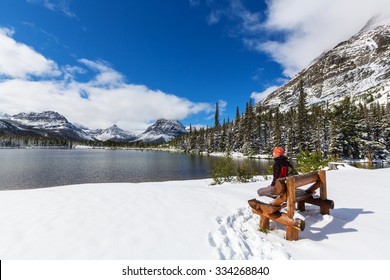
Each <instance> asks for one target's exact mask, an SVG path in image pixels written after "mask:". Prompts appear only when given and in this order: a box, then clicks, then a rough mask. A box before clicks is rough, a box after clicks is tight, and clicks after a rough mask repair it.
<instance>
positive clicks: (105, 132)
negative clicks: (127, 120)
mask: <svg viewBox="0 0 390 280" xmlns="http://www.w3.org/2000/svg"><path fill="white" fill-rule="evenodd" d="M90 135H91V136H93V137H94V138H95V139H96V140H99V141H108V140H110V141H115V142H129V141H132V140H134V139H135V138H136V137H137V135H136V134H135V133H132V132H129V131H125V130H123V129H121V128H119V127H118V126H117V125H115V124H114V125H113V126H111V127H109V128H107V129H97V130H95V131H92V132H91V134H90Z"/></svg>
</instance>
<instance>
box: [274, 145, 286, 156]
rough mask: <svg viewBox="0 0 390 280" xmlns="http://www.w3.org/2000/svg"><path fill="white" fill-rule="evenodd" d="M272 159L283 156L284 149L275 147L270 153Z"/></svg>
mask: <svg viewBox="0 0 390 280" xmlns="http://www.w3.org/2000/svg"><path fill="white" fill-rule="evenodd" d="M272 155H273V156H274V158H276V157H280V156H284V149H283V148H282V147H276V148H275V149H274V151H273V153H272Z"/></svg>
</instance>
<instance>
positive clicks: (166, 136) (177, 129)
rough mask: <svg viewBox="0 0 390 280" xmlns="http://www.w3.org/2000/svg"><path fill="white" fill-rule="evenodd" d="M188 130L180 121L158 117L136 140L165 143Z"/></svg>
mask: <svg viewBox="0 0 390 280" xmlns="http://www.w3.org/2000/svg"><path fill="white" fill-rule="evenodd" d="M186 132H187V131H186V128H185V127H184V125H183V124H181V123H180V122H179V121H174V120H166V119H158V120H157V121H156V123H154V124H153V125H151V126H149V127H148V128H147V129H146V130H145V132H143V133H142V134H141V135H139V136H138V137H137V138H136V139H135V140H134V141H142V142H146V143H163V142H168V141H170V140H172V139H173V138H175V137H177V136H180V135H182V134H184V133H186Z"/></svg>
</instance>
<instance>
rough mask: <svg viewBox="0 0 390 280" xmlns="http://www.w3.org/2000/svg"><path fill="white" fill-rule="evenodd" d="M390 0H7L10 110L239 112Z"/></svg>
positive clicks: (189, 118) (0, 45)
mask: <svg viewBox="0 0 390 280" xmlns="http://www.w3.org/2000/svg"><path fill="white" fill-rule="evenodd" d="M388 6H389V5H387V3H386V1H385V0H370V1H359V2H358V3H356V1H353V0H338V1H336V0H318V1H311V0H267V1H262V0H166V1H163V0H142V1H141V0H112V1H107V0H83V1H76V0H73V1H72V0H1V1H0V112H2V113H8V114H16V113H19V112H30V111H35V112H39V111H43V110H55V111H58V112H59V113H61V114H63V115H65V116H66V117H67V118H68V119H69V121H72V122H75V123H80V124H83V125H85V126H88V127H90V128H106V127H108V126H110V125H112V124H117V125H119V126H120V127H122V128H124V129H128V130H143V129H145V128H146V127H147V126H148V125H149V124H151V123H153V122H154V121H155V120H156V119H157V118H170V119H178V120H180V121H181V122H182V123H183V124H185V125H189V124H192V125H213V121H214V119H213V115H214V108H215V103H216V102H219V107H220V109H221V114H220V115H221V121H222V119H223V118H226V119H227V118H228V117H229V118H230V119H232V118H234V116H235V111H236V106H239V107H240V110H241V111H242V110H244V108H245V103H246V102H248V101H249V99H250V98H253V99H254V100H255V101H259V100H261V98H263V97H264V96H265V95H266V94H268V93H270V92H271V91H272V90H273V89H275V88H276V87H278V86H281V85H282V84H283V83H284V82H285V81H287V80H288V79H289V78H291V77H292V76H294V75H295V74H296V73H297V72H298V71H300V70H302V69H303V68H304V67H305V66H307V65H308V64H309V63H310V61H311V60H313V59H314V58H315V57H316V56H318V55H320V54H321V53H322V52H323V51H325V50H327V49H329V48H331V47H333V46H334V45H336V44H337V43H338V42H340V41H342V40H345V39H348V38H349V37H350V36H351V35H353V34H354V33H356V32H357V31H359V30H360V29H361V28H362V27H363V26H364V25H365V23H366V22H367V21H368V20H369V19H370V18H371V17H373V16H376V18H377V19H378V20H380V21H382V20H383V19H386V18H387V16H388V15H389V14H390V13H389V8H387V7H388Z"/></svg>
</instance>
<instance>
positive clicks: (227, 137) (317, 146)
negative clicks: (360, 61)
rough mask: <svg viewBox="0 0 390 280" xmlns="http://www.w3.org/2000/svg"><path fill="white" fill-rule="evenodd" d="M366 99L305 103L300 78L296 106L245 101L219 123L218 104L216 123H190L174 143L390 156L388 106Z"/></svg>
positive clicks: (190, 147)
mask: <svg viewBox="0 0 390 280" xmlns="http://www.w3.org/2000/svg"><path fill="white" fill-rule="evenodd" d="M365 103H366V102H355V101H354V100H352V99H351V98H350V97H346V98H345V99H344V100H342V101H341V102H339V103H337V104H334V105H332V106H329V105H328V104H322V105H313V106H307V104H306V94H305V92H304V90H303V86H302V83H301V85H300V90H299V100H298V102H297V105H296V107H291V108H290V109H289V110H288V111H285V112H281V111H280V110H279V107H275V108H271V109H269V108H262V107H261V106H254V105H253V104H252V102H248V103H247V104H246V109H245V112H244V113H243V114H240V112H239V109H238V108H237V111H236V117H235V119H234V120H229V119H228V120H224V121H223V123H222V124H220V121H219V111H218V104H217V105H216V113H215V125H214V127H210V128H200V129H195V128H193V127H191V128H190V131H189V133H187V134H185V135H183V136H181V137H179V138H176V139H175V140H174V141H173V145H175V146H176V147H177V148H180V149H183V150H184V151H185V152H188V153H212V152H230V151H237V152H242V153H244V154H245V155H248V156H250V155H255V154H270V153H271V151H272V149H273V148H274V147H275V146H283V147H285V148H286V151H287V153H288V154H289V156H296V155H297V154H298V153H299V152H300V151H308V152H314V151H316V152H318V153H320V154H321V155H322V156H323V158H329V157H337V158H351V159H368V160H370V161H371V160H374V159H378V160H390V156H389V152H388V151H389V150H390V105H389V104H386V105H380V104H378V103H371V104H370V105H369V106H367V105H366V104H365Z"/></svg>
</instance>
